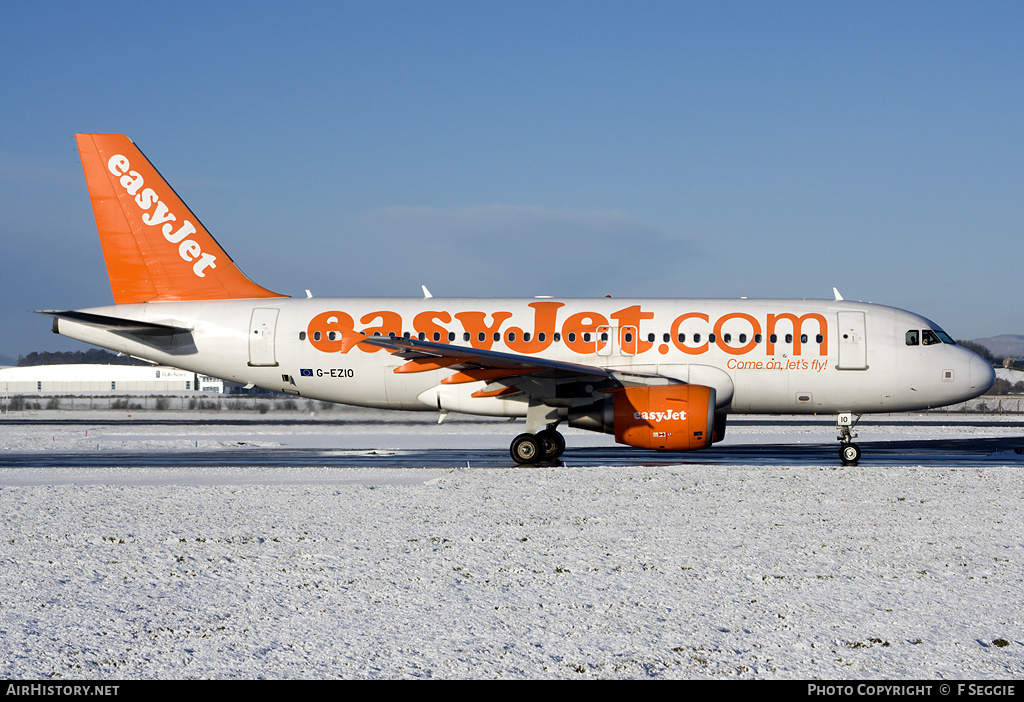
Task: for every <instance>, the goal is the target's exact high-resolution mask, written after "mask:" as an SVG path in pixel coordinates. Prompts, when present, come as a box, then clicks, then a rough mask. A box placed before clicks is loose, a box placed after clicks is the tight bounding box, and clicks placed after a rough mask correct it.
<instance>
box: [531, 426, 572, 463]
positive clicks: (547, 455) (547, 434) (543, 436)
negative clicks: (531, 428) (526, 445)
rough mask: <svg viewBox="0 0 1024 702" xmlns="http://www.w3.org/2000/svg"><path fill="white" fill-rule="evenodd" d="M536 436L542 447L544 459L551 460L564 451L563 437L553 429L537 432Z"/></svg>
mask: <svg viewBox="0 0 1024 702" xmlns="http://www.w3.org/2000/svg"><path fill="white" fill-rule="evenodd" d="M537 438H538V439H540V443H541V445H542V446H543V447H544V456H543V457H544V460H545V461H553V460H555V459H556V458H558V457H559V456H561V455H562V453H564V452H565V437H564V436H562V435H561V434H559V433H558V432H557V431H555V430H554V429H545V430H544V431H539V432H537Z"/></svg>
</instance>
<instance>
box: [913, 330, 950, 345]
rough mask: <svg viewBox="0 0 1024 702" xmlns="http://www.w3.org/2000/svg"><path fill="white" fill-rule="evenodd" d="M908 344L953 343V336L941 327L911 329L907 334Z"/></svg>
mask: <svg viewBox="0 0 1024 702" xmlns="http://www.w3.org/2000/svg"><path fill="white" fill-rule="evenodd" d="M906 342H907V346H919V345H921V344H924V345H925V346H932V345H933V344H953V345H954V346H956V342H955V341H953V338H952V337H951V336H950V335H949V334H947V333H946V332H944V331H942V330H941V329H921V330H918V329H911V330H910V331H908V332H907V336H906Z"/></svg>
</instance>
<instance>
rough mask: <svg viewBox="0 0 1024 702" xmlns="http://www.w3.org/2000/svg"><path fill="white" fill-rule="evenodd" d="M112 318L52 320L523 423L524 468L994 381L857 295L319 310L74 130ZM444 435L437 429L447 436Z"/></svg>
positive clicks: (933, 396) (236, 369)
mask: <svg viewBox="0 0 1024 702" xmlns="http://www.w3.org/2000/svg"><path fill="white" fill-rule="evenodd" d="M76 140H77V142H78V149H79V153H80V156H81V160H82V168H83V171H84V173H85V180H86V185H87V188H88V191H89V197H90V199H91V202H92V207H93V213H94V215H95V219H96V225H97V229H98V231H99V236H100V242H101V246H102V249H103V255H104V259H105V262H106V267H107V274H108V276H109V279H110V286H111V290H112V292H113V297H114V303H115V304H114V305H108V306H101V307H93V308H88V309H80V310H43V311H40V313H41V314H46V315H49V316H51V317H52V318H53V331H54V333H57V334H62V335H64V336H67V337H70V338H73V339H77V340H79V341H83V342H86V343H88V344H93V345H96V346H100V347H103V348H106V349H110V350H112V351H116V352H118V353H121V354H127V355H131V356H135V357H138V358H142V359H145V360H148V361H152V362H154V363H158V364H163V365H169V366H174V367H177V368H182V369H185V370H189V371H194V372H196V373H201V374H203V375H210V376H215V377H218V378H223V379H227V380H233V381H237V382H239V383H243V384H246V385H248V386H259V387H261V388H266V389H267V390H272V391H276V392H281V393H287V394H289V395H294V396H297V397H305V398H312V399H316V400H325V401H330V402H338V403H344V404H349V405H358V406H363V407H375V408H388V409H399V410H422V411H433V412H440V413H441V414H440V419H443V418H444V417H445V416H446V415H447V413H449V412H460V413H466V414H472V415H487V416H497V417H510V418H518V419H525V431H523V432H522V433H520V434H519V435H517V436H516V437H515V438H514V439H513V440H512V442H511V445H510V449H509V453H510V455H511V457H512V459H513V460H514V461H515V462H516V463H517V464H523V465H530V464H538V463H544V464H549V465H553V464H556V462H558V460H559V458H560V457H561V456H562V454H563V452H564V451H565V447H566V444H565V439H564V437H563V436H562V434H561V433H560V432H559V431H558V430H557V429H558V427H559V426H561V425H567V426H569V427H577V428H581V429H586V430H592V431H597V432H604V433H608V434H614V437H615V441H616V442H618V443H620V444H624V445H628V446H633V447H637V448H642V449H653V450H658V451H693V450H699V449H706V448H708V447H710V446H711V445H712V444H713V443H715V442H717V441H721V440H722V438H723V437H724V435H725V427H726V420H727V417H728V415H730V414H774V415H778V414H798V415H799V414H806V415H810V414H815V415H817V414H823V413H827V414H834V415H836V417H837V420H836V430H837V432H838V435H837V439H838V440H839V441H840V451H839V456H840V460H841V461H842V463H843V464H846V465H853V464H856V463H857V461H858V460H859V459H860V457H861V449H860V447H859V446H858V445H857V444H856V443H854V442H853V439H854V438H855V437H856V436H857V435H856V434H855V433H854V431H853V429H854V427H855V425H856V423H857V421H858V420H859V418H860V417H861V416H862V415H864V414H868V413H879V412H885V413H888V412H904V411H911V410H922V409H928V408H933V407H940V406H943V405H949V404H953V403H958V402H963V401H966V400H969V399H971V398H974V397H976V396H978V395H981V394H982V393H984V392H985V391H986V390H988V389H989V388H990V387H991V386H992V384H993V383H994V380H995V371H994V369H993V368H992V367H991V365H989V364H988V363H987V362H986V361H985V360H984V359H983V358H982V357H981V356H979V355H977V354H975V353H973V352H972V351H969V350H968V349H966V348H964V347H962V346H959V345H957V344H956V343H955V342H954V341H953V339H952V338H951V337H950V336H949V335H948V334H946V333H945V332H944V331H943V330H942V329H941V328H940V327H938V326H937V325H936V324H934V323H933V322H931V321H929V320H928V319H926V318H925V317H922V316H920V315H917V314H913V313H911V312H907V311H905V310H901V309H896V308H893V307H886V306H882V305H876V304H870V303H863V302H853V301H847V300H845V299H843V297H842V296H841V295H840V294H839V292H838V291H837V290H835V289H833V292H834V298H835V299H832V300H784V299H746V298H741V299H613V298H599V299H571V298H564V299H563V298H557V299H556V298H551V297H537V298H527V299H500V298H448V299H442V298H435V297H433V296H431V295H430V293H429V291H428V290H427V289H426V287H425V286H424V287H423V297H422V298H398V297H395V298H358V297H356V298H315V297H313V296H312V295H311V294H310V293H309V292H308V291H307V296H306V297H305V298H302V297H297V298H292V297H289V296H286V295H281V294H278V293H275V292H272V291H270V290H267V289H266V288H263V287H261V286H260V285H258V284H256V283H254V282H253V281H251V280H250V279H249V278H247V277H246V276H245V275H244V274H243V273H242V271H241V270H240V269H239V268H238V266H237V265H236V264H235V263H234V262H233V261H232V259H231V257H230V256H228V254H227V252H226V251H225V250H224V249H223V248H221V246H220V245H219V244H218V243H217V241H216V240H215V239H214V238H213V236H212V235H211V234H210V233H209V231H207V229H206V228H205V227H204V226H203V225H202V223H201V222H200V221H199V219H198V218H196V216H195V215H194V214H193V213H192V211H191V210H190V209H189V208H188V207H187V206H186V205H185V203H184V202H183V201H182V200H181V199H180V198H179V197H178V195H177V194H176V193H175V191H174V190H173V189H172V188H171V187H170V185H168V184H167V182H166V181H165V180H164V179H163V177H162V176H161V175H160V174H159V172H158V171H157V170H156V168H155V167H154V166H153V165H152V164H151V163H150V162H149V160H148V159H147V158H146V157H145V156H144V155H143V153H142V151H140V150H139V148H138V147H137V146H136V145H135V144H134V143H133V142H132V141H131V140H130V139H129V138H128V137H127V136H124V135H120V134H78V135H76ZM439 421H440V420H439Z"/></svg>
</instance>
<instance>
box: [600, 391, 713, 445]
mask: <svg viewBox="0 0 1024 702" xmlns="http://www.w3.org/2000/svg"><path fill="white" fill-rule="evenodd" d="M613 408H614V427H615V440H616V441H617V442H619V443H620V444H626V445H628V446H635V447H637V448H649V449H658V450H660V451H695V450H697V449H702V448H707V447H708V446H710V445H711V441H712V439H713V436H714V429H715V389H714V388H709V387H706V386H704V385H649V386H641V387H630V388H623V389H622V390H619V391H618V392H616V393H615V396H614V399H613Z"/></svg>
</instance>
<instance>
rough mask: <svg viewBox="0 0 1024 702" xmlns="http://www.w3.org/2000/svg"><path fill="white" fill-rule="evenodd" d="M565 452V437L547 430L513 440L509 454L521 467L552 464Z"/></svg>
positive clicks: (521, 435)
mask: <svg viewBox="0 0 1024 702" xmlns="http://www.w3.org/2000/svg"><path fill="white" fill-rule="evenodd" d="M564 451H565V437H563V436H562V435H561V434H559V433H558V432H557V431H555V430H554V429H545V430H543V431H539V432H537V433H536V434H520V435H519V436H517V437H516V438H514V439H512V446H511V447H510V448H509V453H510V454H511V455H512V460H514V461H515V462H516V463H518V464H520V465H536V464H538V463H550V462H553V461H555V460H557V459H558V457H559V456H561V455H562V453H563V452H564Z"/></svg>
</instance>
